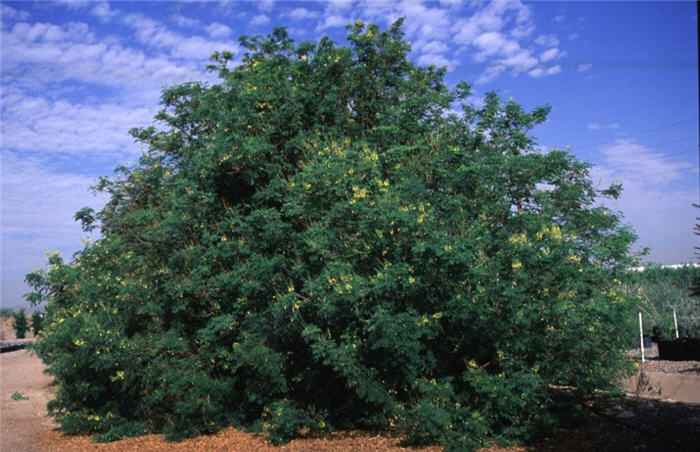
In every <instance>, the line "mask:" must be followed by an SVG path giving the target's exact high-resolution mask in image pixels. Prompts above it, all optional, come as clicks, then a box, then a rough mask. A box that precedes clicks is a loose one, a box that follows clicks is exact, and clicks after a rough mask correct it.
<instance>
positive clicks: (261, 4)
mask: <svg viewBox="0 0 700 452" xmlns="http://www.w3.org/2000/svg"><path fill="white" fill-rule="evenodd" d="M256 4H257V5H258V9H259V10H260V11H265V12H269V11H272V9H273V8H274V7H275V0H260V1H258V2H257V3H256Z"/></svg>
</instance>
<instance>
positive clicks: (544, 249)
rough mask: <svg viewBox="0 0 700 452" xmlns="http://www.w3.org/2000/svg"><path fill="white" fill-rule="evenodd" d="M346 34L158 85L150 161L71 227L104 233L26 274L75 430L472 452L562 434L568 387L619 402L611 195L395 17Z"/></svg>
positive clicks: (66, 417) (260, 40) (621, 249)
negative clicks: (41, 306) (428, 60)
mask: <svg viewBox="0 0 700 452" xmlns="http://www.w3.org/2000/svg"><path fill="white" fill-rule="evenodd" d="M348 30H349V34H348V37H347V39H348V43H349V44H348V46H339V45H337V44H335V43H334V42H332V41H331V40H330V39H328V38H323V39H321V40H320V41H319V42H302V43H299V44H296V43H295V42H294V41H293V40H292V39H290V38H289V36H288V35H287V32H286V31H285V30H284V29H282V28H278V29H275V30H274V32H273V33H272V34H270V35H269V36H267V37H251V38H249V37H245V36H244V37H242V38H241V40H240V41H241V44H242V45H243V46H244V48H245V49H246V53H245V54H244V55H243V57H242V63H241V64H240V65H238V66H236V67H230V66H232V62H233V61H234V60H233V55H232V54H231V53H228V52H219V53H214V54H213V55H212V65H211V66H210V69H211V70H212V71H216V72H218V74H219V76H220V82H219V83H218V84H211V85H209V84H204V83H197V82H190V83H184V84H181V85H177V86H173V87H170V88H167V89H165V90H164V91H163V94H162V105H163V109H162V111H161V112H160V113H159V114H158V115H157V116H156V118H155V119H156V121H157V124H156V125H154V126H150V127H145V128H137V129H133V130H132V131H131V133H132V135H133V136H134V137H135V138H136V139H137V140H138V141H140V142H141V143H143V144H144V145H145V147H146V150H145V151H144V154H143V156H142V157H141V159H140V160H139V162H138V163H137V164H134V165H132V166H128V167H126V166H125V167H119V168H117V170H116V172H115V175H114V176H112V177H109V178H108V177H104V178H101V179H100V181H99V183H98V184H97V185H96V187H95V188H96V189H97V190H100V191H103V192H105V193H107V194H108V196H109V201H108V202H107V204H106V206H105V207H104V208H103V209H101V210H100V211H99V212H94V211H92V210H91V209H82V210H81V211H80V212H78V214H76V220H79V221H81V222H82V224H83V226H84V228H86V230H89V229H90V228H94V227H99V229H100V230H101V238H100V239H99V240H96V241H95V242H94V243H91V244H88V245H86V246H85V248H84V249H83V250H82V251H80V252H78V253H77V254H76V255H75V256H74V257H73V259H72V260H71V261H70V262H65V261H64V260H63V259H62V258H61V257H60V256H59V255H52V256H51V257H50V258H49V264H50V269H49V270H48V271H47V272H44V273H41V272H37V273H33V274H30V275H28V277H27V280H28V281H29V282H30V284H32V285H33V286H34V287H35V289H36V290H35V293H34V294H32V295H30V298H31V299H32V300H33V301H34V302H39V301H40V300H47V304H46V313H47V319H46V322H45V324H44V330H43V331H42V332H41V333H40V339H39V341H38V344H37V345H36V349H37V351H38V353H39V355H40V356H41V358H42V359H43V360H44V361H45V362H46V363H47V364H48V370H49V372H50V373H51V374H52V375H54V376H55V377H56V380H57V382H58V393H57V396H56V399H55V400H53V401H52V402H51V403H50V408H51V409H52V410H53V411H54V412H55V413H57V419H58V421H59V422H60V423H61V429H62V430H63V431H65V432H70V433H80V432H99V433H100V434H101V435H100V436H98V437H97V439H98V440H103V441H107V440H111V439H116V438H120V437H123V436H129V435H137V434H140V433H143V432H147V431H151V432H163V433H164V434H165V435H166V436H167V437H168V438H171V439H179V438H183V437H187V436H193V435H197V434H200V433H206V432H213V431H217V430H219V429H221V428H223V427H226V426H230V425H234V426H245V427H247V428H252V429H258V430H262V431H265V432H266V433H267V434H268V435H269V438H270V439H271V440H272V441H273V442H284V441H287V440H289V439H290V438H292V437H294V436H296V435H299V434H300V432H307V431H309V432H322V431H330V430H332V429H345V428H363V429H389V430H392V431H396V432H398V433H401V434H402V435H403V436H404V437H405V439H406V441H407V442H409V443H413V444H417V443H426V442H439V443H442V444H445V445H447V446H449V447H455V448H457V447H463V448H473V447H476V446H478V445H480V444H482V443H483V442H484V441H485V440H486V439H488V438H490V437H498V438H501V439H527V438H530V437H532V436H533V435H536V434H537V433H538V432H542V431H545V430H546V429H547V428H551V427H553V426H556V425H558V424H559V423H560V422H561V420H562V417H561V415H560V413H561V412H564V411H568V412H569V414H570V413H571V408H572V406H574V405H576V403H577V402H575V401H574V402H570V403H573V404H574V405H571V406H567V409H566V410H564V409H562V405H561V404H562V403H563V402H562V400H561V398H560V397H557V391H560V389H557V388H558V387H561V386H567V387H571V388H573V391H575V393H576V394H577V395H578V396H580V397H583V396H586V395H590V394H592V393H593V391H594V390H596V389H600V388H603V389H605V388H610V387H611V386H612V381H613V377H614V376H615V375H617V372H618V371H619V369H620V366H621V365H622V362H623V360H622V359H621V357H622V355H621V351H620V347H619V345H618V344H619V343H620V341H619V337H620V334H621V329H620V328H621V326H620V325H622V324H623V323H624V322H623V321H622V317H623V316H624V314H625V313H626V312H627V310H628V307H629V305H628V302H627V301H626V299H625V298H623V297H622V296H621V294H620V289H619V281H618V279H616V278H618V277H619V276H620V275H621V274H622V273H623V272H624V270H625V268H626V267H627V266H628V265H629V263H630V259H631V258H630V256H629V246H630V244H631V243H632V242H633V240H634V234H633V232H632V231H631V230H630V229H629V228H627V227H624V226H622V224H621V220H620V218H619V216H618V215H616V214H615V213H614V212H611V211H610V210H608V209H607V208H605V207H601V206H596V204H595V200H596V197H597V196H605V195H607V196H617V194H618V193H619V187H612V188H611V189H608V190H604V191H602V192H601V191H597V190H596V189H595V187H594V186H593V184H592V182H591V180H590V178H589V172H588V170H589V165H588V164H586V163H583V162H580V161H578V160H577V159H576V158H574V157H573V156H572V155H571V154H569V153H567V152H564V151H560V150H556V149H555V150H553V151H551V152H539V151H537V149H536V148H535V143H534V140H533V138H532V137H531V136H530V135H529V133H530V130H531V129H532V128H533V127H534V126H535V125H537V124H539V123H542V122H543V121H544V120H545V118H546V115H547V113H548V111H549V108H548V107H542V108H537V109H535V110H533V111H529V112H528V111H525V110H524V109H523V108H522V107H521V106H520V105H518V104H517V103H515V102H514V101H513V100H507V101H504V100H502V99H500V98H499V97H498V96H497V95H496V94H495V93H489V94H488V95H487V96H486V98H485V102H484V104H483V106H479V107H475V106H473V105H471V104H470V103H469V102H468V97H469V95H470V88H469V85H468V84H466V83H460V84H459V85H458V86H457V87H456V88H455V89H452V90H450V89H448V87H447V86H446V84H445V82H444V80H443V78H444V75H445V69H442V68H435V67H433V66H428V67H422V66H418V65H416V64H414V63H412V62H411V61H410V60H409V59H408V56H407V55H408V52H409V50H410V48H409V44H408V43H407V42H405V41H404V40H403V35H402V31H401V21H398V22H396V23H395V24H394V25H393V26H392V27H390V28H389V29H387V30H381V29H379V27H377V26H376V25H365V24H363V23H362V22H360V21H358V22H356V23H355V24H354V25H352V26H349V27H348ZM580 397H579V398H578V399H577V400H579V402H580V400H581V398H580ZM567 403H569V402H567ZM576 407H579V408H580V406H579V405H576V406H574V408H576Z"/></svg>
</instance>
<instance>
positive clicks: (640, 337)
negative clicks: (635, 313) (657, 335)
mask: <svg viewBox="0 0 700 452" xmlns="http://www.w3.org/2000/svg"><path fill="white" fill-rule="evenodd" d="M639 349H640V350H641V351H642V362H644V361H645V360H644V331H643V330H642V313H641V312H640V313H639Z"/></svg>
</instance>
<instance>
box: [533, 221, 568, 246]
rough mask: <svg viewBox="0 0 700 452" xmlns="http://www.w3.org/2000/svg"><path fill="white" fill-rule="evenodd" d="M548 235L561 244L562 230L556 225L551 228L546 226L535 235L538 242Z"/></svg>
mask: <svg viewBox="0 0 700 452" xmlns="http://www.w3.org/2000/svg"><path fill="white" fill-rule="evenodd" d="M547 235H548V236H550V237H551V238H553V239H554V240H556V241H557V242H561V240H562V234H561V228H560V227H559V226H558V225H556V224H555V225H553V226H552V227H551V228H550V227H547V226H545V227H544V228H542V230H541V231H539V232H537V233H536V234H535V236H536V237H537V239H538V240H542V239H543V238H544V237H545V236H547Z"/></svg>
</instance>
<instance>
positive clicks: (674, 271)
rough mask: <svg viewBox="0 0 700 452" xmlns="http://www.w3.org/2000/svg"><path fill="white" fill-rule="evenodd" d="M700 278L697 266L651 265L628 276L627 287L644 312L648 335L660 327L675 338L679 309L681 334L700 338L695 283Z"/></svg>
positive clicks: (699, 306) (665, 335)
mask: <svg viewBox="0 0 700 452" xmlns="http://www.w3.org/2000/svg"><path fill="white" fill-rule="evenodd" d="M698 279H700V267H697V266H693V265H685V266H683V267H678V268H672V267H662V266H659V265H649V266H647V267H645V268H644V270H641V271H632V272H630V273H629V274H628V275H627V278H626V279H625V286H624V290H625V292H626V293H627V294H628V295H629V296H630V297H632V298H634V300H635V301H636V303H637V304H638V306H639V307H640V309H641V310H642V313H643V314H644V333H645V334H646V335H651V334H652V329H653V328H654V327H656V328H657V329H658V331H659V334H660V336H661V338H662V339H673V338H675V337H676V333H675V326H674V322H673V309H674V308H675V310H676V317H677V319H678V333H679V335H680V336H681V337H700V300H698V298H697V297H696V296H693V294H692V288H693V284H694V282H695V281H697V280H698ZM632 320H633V322H637V318H636V316H634V315H633V319H632ZM637 328H638V326H637ZM637 334H639V332H637Z"/></svg>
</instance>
